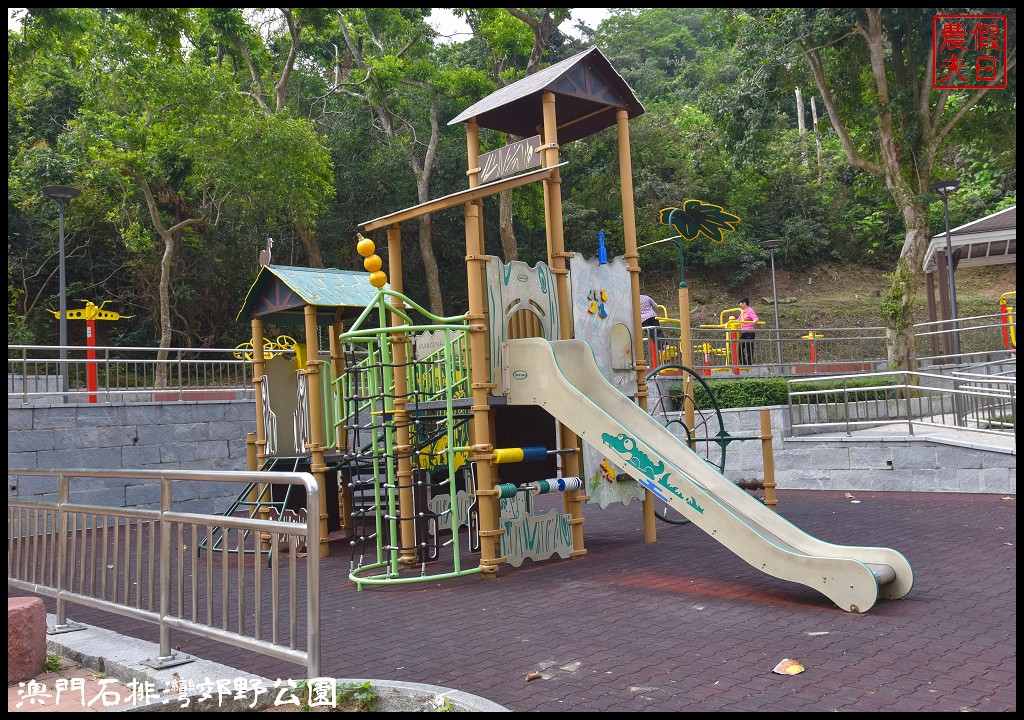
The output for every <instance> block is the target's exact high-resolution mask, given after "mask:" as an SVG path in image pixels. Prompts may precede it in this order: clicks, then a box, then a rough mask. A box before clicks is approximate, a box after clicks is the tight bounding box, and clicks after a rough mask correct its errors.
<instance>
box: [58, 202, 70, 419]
mask: <svg viewBox="0 0 1024 720" xmlns="http://www.w3.org/2000/svg"><path fill="white" fill-rule="evenodd" d="M57 208H58V210H57V215H58V217H59V218H60V219H59V224H60V376H61V383H60V385H61V390H62V391H63V393H64V404H65V405H66V404H67V402H68V347H67V345H68V298H67V292H66V290H65V287H66V286H65V284H64V201H63V200H57Z"/></svg>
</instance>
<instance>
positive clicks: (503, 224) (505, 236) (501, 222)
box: [498, 190, 519, 263]
mask: <svg viewBox="0 0 1024 720" xmlns="http://www.w3.org/2000/svg"><path fill="white" fill-rule="evenodd" d="M498 203H499V204H498V228H499V234H500V235H501V250H502V252H503V253H504V254H505V262H506V263H510V262H512V261H513V260H518V259H519V241H518V240H517V239H516V230H515V228H514V227H513V226H512V191H511V190H504V191H502V192H501V193H499V195H498Z"/></svg>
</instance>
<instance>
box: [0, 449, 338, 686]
mask: <svg viewBox="0 0 1024 720" xmlns="http://www.w3.org/2000/svg"><path fill="white" fill-rule="evenodd" d="M7 474H8V478H9V479H10V478H12V477H14V478H20V477H42V478H50V479H52V486H53V487H52V497H54V498H55V500H53V501H40V500H31V501H28V500H19V499H18V498H16V497H10V496H9V497H8V502H7V584H8V585H9V586H12V587H17V588H21V589H23V590H28V591H30V592H33V593H37V594H39V595H43V596H46V597H52V598H56V600H57V608H56V628H55V629H56V630H58V631H61V630H71V629H73V627H74V626H73V624H72V623H69V622H68V619H67V605H68V603H74V604H78V605H83V606H86V607H91V608H95V609H98V610H104V611H107V612H111V613H115V614H117V615H121V616H125V617H131V618H134V619H137V620H144V621H147V622H151V623H154V624H156V625H158V626H159V628H160V657H159V658H158V659H157V660H158V662H159V663H160V665H159V666H160V667H164V666H169V665H174V664H178V663H179V662H181V661H182V658H181V657H180V653H178V652H177V651H175V650H174V649H173V647H174V646H172V645H171V630H183V631H185V632H188V633H192V634H194V635H199V636H201V637H206V638H212V639H214V640H218V641H221V642H226V643H229V644H231V645H234V646H236V647H241V648H245V649H248V650H253V651H255V652H258V653H262V654H265V655H270V656H273V657H277V658H281V659H284V660H288V661H291V662H295V663H299V664H302V665H305V666H306V668H307V671H308V673H309V675H308V677H311V678H313V677H318V676H319V675H320V524H319V523H318V522H317V521H316V512H314V513H313V515H312V518H313V521H312V522H307V521H306V520H305V519H303V518H301V517H300V518H297V519H296V518H293V519H292V520H294V521H291V520H270V519H260V518H259V517H255V518H249V517H238V516H226V515H208V514H202V513H190V512H180V511H177V510H175V509H174V488H175V485H176V484H177V483H180V482H228V483H236V484H239V489H240V491H241V489H242V487H243V486H244V485H246V484H250V483H267V482H271V481H272V482H273V483H275V484H276V483H286V484H290V485H300V486H302V487H304V488H305V490H306V499H307V507H311V508H318V507H319V506H320V505H319V490H318V488H317V483H316V480H315V478H314V477H313V476H312V475H310V474H309V473H301V472H291V473H267V472H258V473H257V472H203V471H197V470H168V471H155V470H12V469H8V471H7ZM111 479H113V480H114V481H115V482H118V483H129V484H131V483H138V482H142V483H148V484H150V485H159V488H160V500H159V503H158V508H157V509H136V508H124V507H110V506H106V505H98V504H94V503H92V502H89V500H90V499H91V498H93V497H95V496H96V495H97V490H101V491H102V490H106V489H108V488H107V487H106V484H107V483H109V482H110V480H111ZM42 482H43V483H46V481H45V480H44V481H42ZM36 489H37V490H38V491H39V493H37V494H34V497H39V496H40V495H43V494H48V493H47V488H36ZM302 548H306V549H307V550H308V552H305V553H302V552H300V551H301V550H302ZM264 551H269V553H270V554H269V562H267V563H264V562H263V558H265V557H266V556H265V555H264V554H263V552H264ZM300 567H301V568H303V569H304V571H305V582H299V581H298V576H297V573H298V572H299V571H300ZM303 607H304V608H305V612H302V609H303ZM303 617H304V618H305V619H304V622H303V623H302V627H300V621H301V619H302V618H303Z"/></svg>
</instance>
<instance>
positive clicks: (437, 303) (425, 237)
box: [420, 213, 444, 316]
mask: <svg viewBox="0 0 1024 720" xmlns="http://www.w3.org/2000/svg"><path fill="white" fill-rule="evenodd" d="M433 227H434V221H433V219H432V218H431V217H430V214H429V213H428V214H426V215H423V216H422V217H420V257H422V258H423V273H424V274H425V275H426V278H427V299H428V301H429V304H430V312H432V313H434V314H435V315H442V316H443V315H444V300H443V299H442V297H441V276H440V275H438V272H437V259H436V258H435V257H434V248H433V245H432V244H431V242H430V239H431V235H432V234H433Z"/></svg>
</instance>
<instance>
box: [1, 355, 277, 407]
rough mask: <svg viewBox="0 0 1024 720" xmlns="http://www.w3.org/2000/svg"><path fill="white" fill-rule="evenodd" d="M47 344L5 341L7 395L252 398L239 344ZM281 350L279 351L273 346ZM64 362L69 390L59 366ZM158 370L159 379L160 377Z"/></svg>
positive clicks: (112, 399) (110, 399)
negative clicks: (63, 356) (162, 351)
mask: <svg viewBox="0 0 1024 720" xmlns="http://www.w3.org/2000/svg"><path fill="white" fill-rule="evenodd" d="M60 350H61V348H60V347H59V346H49V345H8V346H7V397H8V400H9V401H10V400H17V399H18V398H20V400H21V402H22V403H23V404H30V403H32V402H38V401H46V402H60V401H61V398H62V397H63V396H64V395H65V394H66V395H67V398H68V402H74V403H87V402H88V403H96V402H99V403H108V404H124V403H131V402H167V401H180V400H203V399H209V400H214V399H220V400H222V399H226V398H228V397H230V398H232V399H240V400H241V399H250V400H251V399H253V397H254V392H255V390H254V386H253V382H252V362H251V361H249V360H247V359H246V357H245V353H244V352H242V351H240V350H238V349H237V348H231V349H220V348H203V349H194V348H170V349H168V350H167V351H166V352H167V353H168V359H167V360H158V359H157V357H158V354H159V353H160V348H152V347H93V348H83V347H80V346H67V347H65V348H64V350H66V351H67V360H66V361H63V360H61V359H60V358H59V355H60ZM276 352H280V350H276ZM65 362H66V367H67V373H68V382H67V387H68V391H67V393H65V392H64V390H63V383H62V377H61V374H60V368H61V365H62V363H65ZM161 375H162V381H159V380H158V378H160V376H161Z"/></svg>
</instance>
